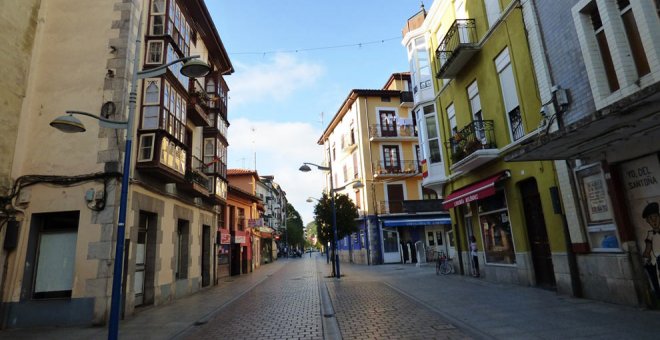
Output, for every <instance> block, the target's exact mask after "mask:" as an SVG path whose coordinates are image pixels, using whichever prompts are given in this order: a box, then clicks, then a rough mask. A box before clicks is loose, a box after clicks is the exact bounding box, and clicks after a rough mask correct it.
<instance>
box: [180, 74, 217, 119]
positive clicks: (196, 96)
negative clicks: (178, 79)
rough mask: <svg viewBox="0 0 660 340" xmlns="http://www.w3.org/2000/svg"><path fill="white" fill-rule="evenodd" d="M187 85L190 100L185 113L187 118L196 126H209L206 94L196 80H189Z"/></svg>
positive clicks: (207, 97) (208, 98)
mask: <svg viewBox="0 0 660 340" xmlns="http://www.w3.org/2000/svg"><path fill="white" fill-rule="evenodd" d="M189 84H190V85H189V86H188V88H189V91H190V100H189V101H188V107H187V111H186V114H187V117H188V119H189V120H190V121H191V122H193V124H195V125H196V126H210V125H211V120H210V118H209V114H208V107H209V100H210V97H209V94H208V93H206V91H205V90H204V87H203V86H202V84H200V83H199V81H197V79H190V83H189Z"/></svg>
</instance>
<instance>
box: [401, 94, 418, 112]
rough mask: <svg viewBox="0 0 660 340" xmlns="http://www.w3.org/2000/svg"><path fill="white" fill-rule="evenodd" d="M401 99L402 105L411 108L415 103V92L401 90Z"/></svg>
mask: <svg viewBox="0 0 660 340" xmlns="http://www.w3.org/2000/svg"><path fill="white" fill-rule="evenodd" d="M399 100H400V101H401V106H402V107H407V108H411V107H413V106H414V105H415V100H414V99H413V94H412V92H410V91H401V94H399Z"/></svg>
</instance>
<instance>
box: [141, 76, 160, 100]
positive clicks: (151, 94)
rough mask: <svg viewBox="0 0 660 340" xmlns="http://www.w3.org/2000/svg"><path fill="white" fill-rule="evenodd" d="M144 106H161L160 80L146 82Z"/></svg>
mask: <svg viewBox="0 0 660 340" xmlns="http://www.w3.org/2000/svg"><path fill="white" fill-rule="evenodd" d="M144 104H155V105H158V104H160V79H147V80H146V81H145V86H144Z"/></svg>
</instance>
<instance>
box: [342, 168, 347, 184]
mask: <svg viewBox="0 0 660 340" xmlns="http://www.w3.org/2000/svg"><path fill="white" fill-rule="evenodd" d="M342 174H343V175H344V183H346V182H347V181H348V167H347V166H346V164H344V166H343V167H342Z"/></svg>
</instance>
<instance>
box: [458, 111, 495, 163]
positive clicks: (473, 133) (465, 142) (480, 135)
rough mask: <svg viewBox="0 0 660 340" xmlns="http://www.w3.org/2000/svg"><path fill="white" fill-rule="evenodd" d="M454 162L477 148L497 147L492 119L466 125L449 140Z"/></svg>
mask: <svg viewBox="0 0 660 340" xmlns="http://www.w3.org/2000/svg"><path fill="white" fill-rule="evenodd" d="M447 148H448V149H449V150H450V152H451V158H452V162H453V163H457V162H459V161H461V160H462V159H464V158H465V157H467V156H469V155H471V154H473V153H474V152H476V151H477V150H484V149H495V148H497V146H496V144H495V132H494V124H493V121H492V120H476V121H473V122H472V123H470V124H468V125H466V126H465V127H463V129H461V130H460V131H458V132H457V133H456V134H454V135H453V136H452V137H451V138H450V139H449V140H448V141H447Z"/></svg>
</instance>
